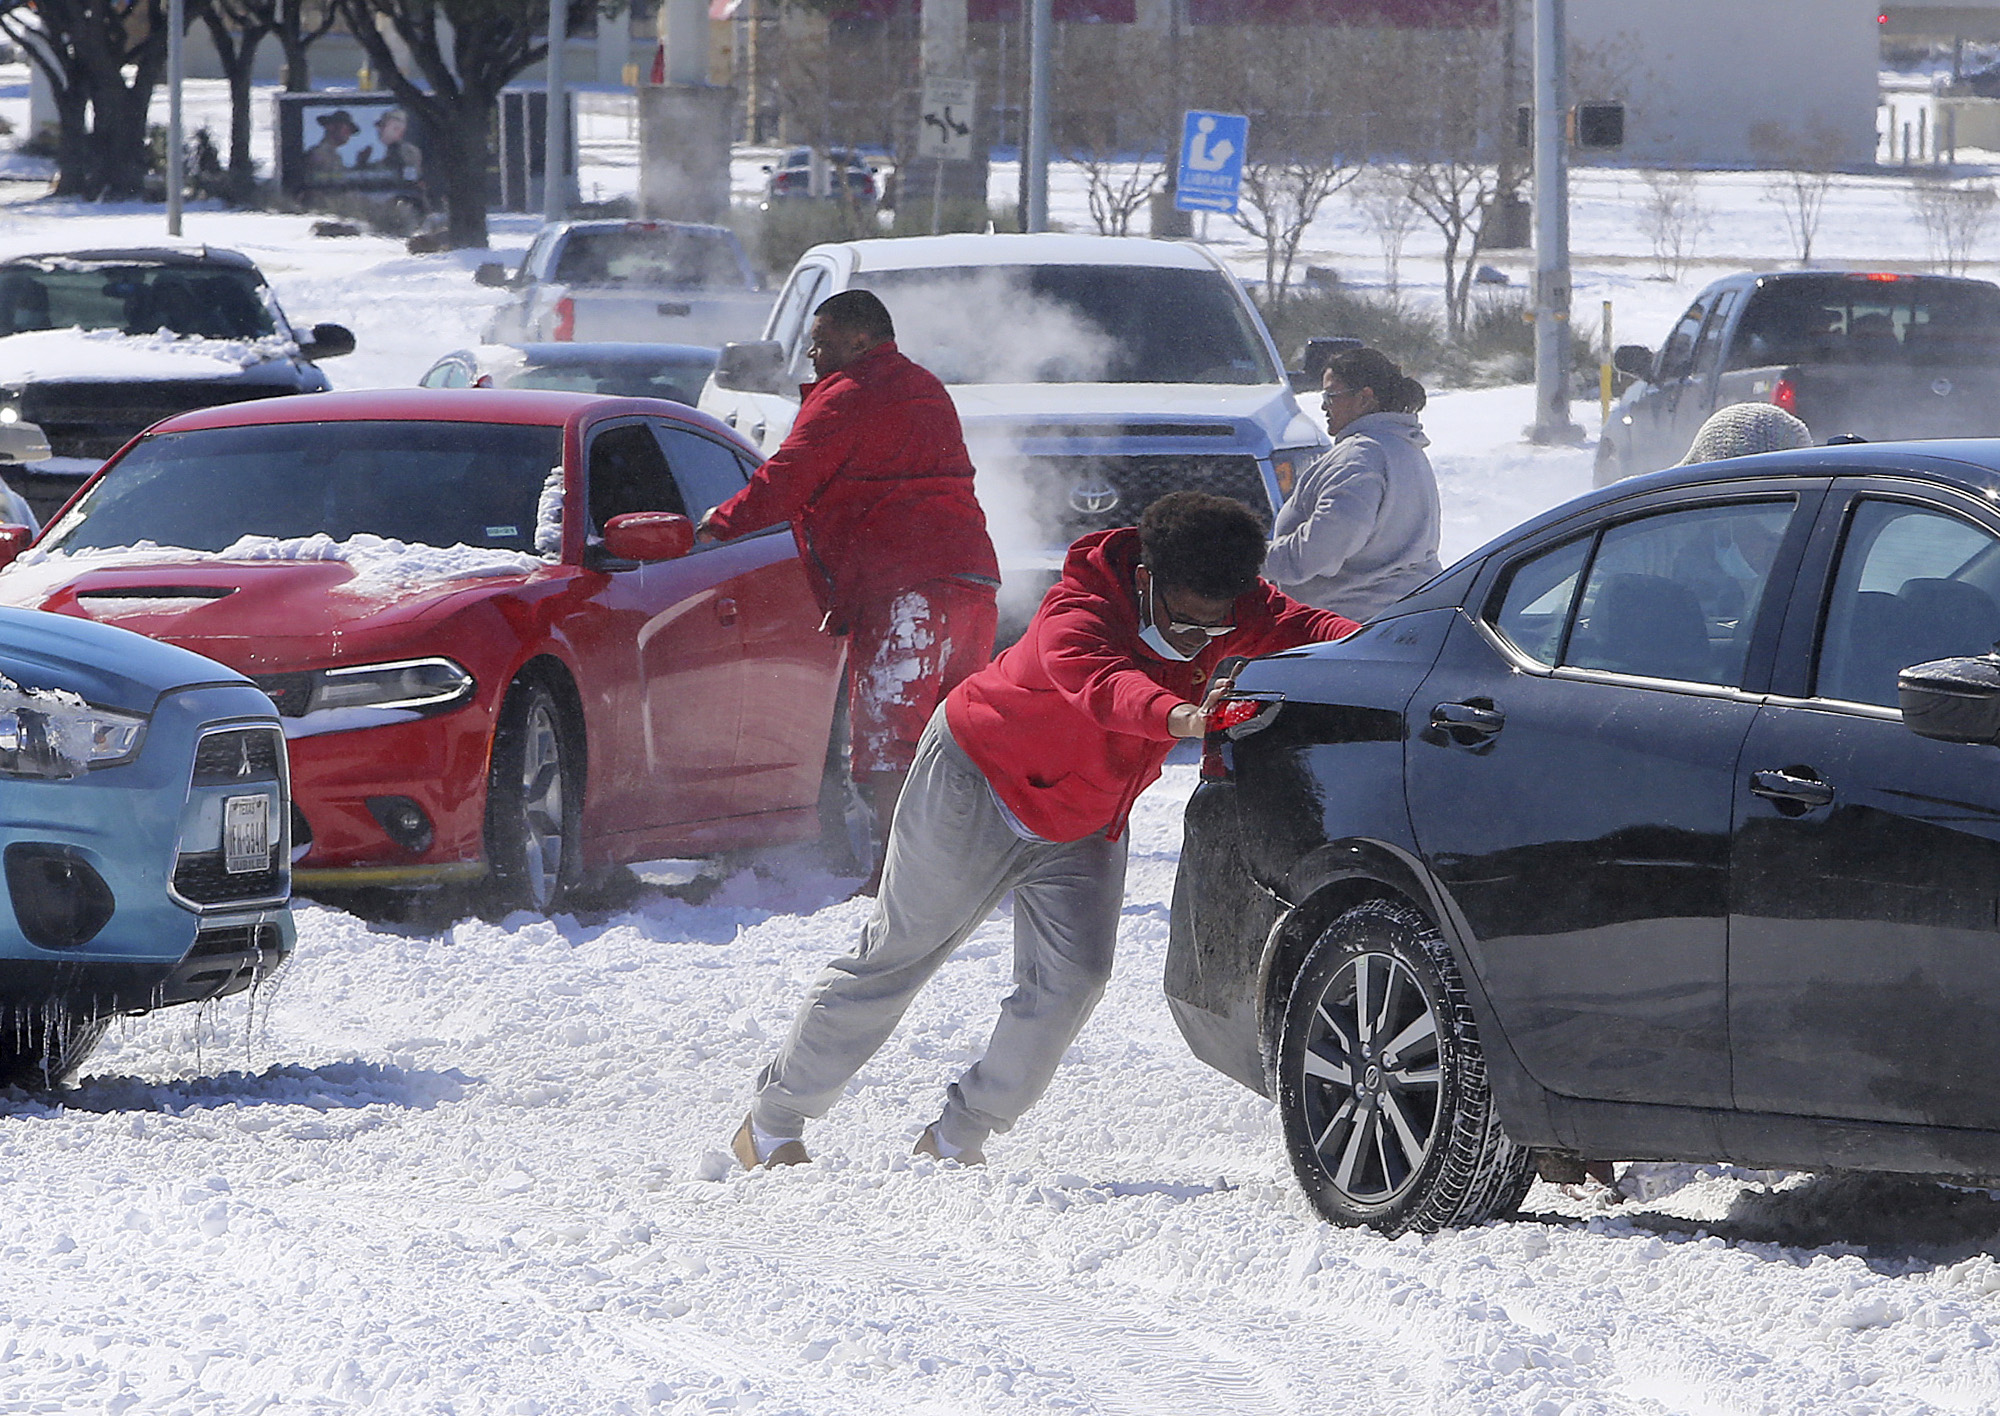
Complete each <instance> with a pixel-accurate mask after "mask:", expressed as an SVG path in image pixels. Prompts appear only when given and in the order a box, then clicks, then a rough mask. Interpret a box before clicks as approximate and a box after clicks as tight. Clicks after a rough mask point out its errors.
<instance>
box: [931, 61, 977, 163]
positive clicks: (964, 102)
mask: <svg viewBox="0 0 2000 1416" xmlns="http://www.w3.org/2000/svg"><path fill="white" fill-rule="evenodd" d="M976 96H977V88H976V86H975V85H974V83H973V81H972V80H971V79H935V78H927V79H925V80H924V98H923V111H922V114H921V116H919V117H918V119H917V156H918V157H925V158H935V159H938V160H939V161H943V162H966V161H969V160H970V159H971V157H972V122H973V116H974V114H976V113H977V112H978V110H977V109H976V108H975V107H974V106H973V104H974V101H975V99H976Z"/></svg>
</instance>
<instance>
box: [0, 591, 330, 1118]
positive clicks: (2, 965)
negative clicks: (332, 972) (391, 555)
mask: <svg viewBox="0 0 2000 1416" xmlns="http://www.w3.org/2000/svg"><path fill="white" fill-rule="evenodd" d="M88 608H89V607H88V606H87V605H79V610H80V611H81V612H84V613H87V612H88ZM290 810H291V799H290V792H289V790H288V785H287V769H286V756H285V738H284V733H283V730H282V729H281V728H280V727H279V723H278V715H277V713H276V712H275V711H274V710H273V708H272V705H271V701H270V699H268V698H266V697H265V696H264V694H263V693H262V692H260V691H259V690H258V689H257V688H256V687H255V686H253V685H252V684H251V683H250V681H249V680H247V679H245V678H243V677H242V676H241V675H239V674H237V673H235V672H234V671H233V670H230V669H227V668H224V667H223V666H222V665H220V664H218V663H216V662H215V661H214V660H212V659H205V658H203V657H201V656H200V655H198V654H191V653H189V652H187V651H186V650H183V649H176V648H173V647H172V646H170V645H166V644H160V643H157V642H155V641H153V640H150V639H147V638H144V637H143V636H141V635H138V634H133V633H131V632H129V631H127V630H122V629H116V628H113V627H111V626H109V625H103V624H97V623H93V622H91V621H90V620H87V619H80V618H72V617H70V616H67V615H57V614H47V613H43V612H41V611H34V610H0V878H4V884H5V892H6V897H7V907H6V908H5V909H0V1084H6V1085H11V1086H29V1087H38V1086H51V1085H54V1084H56V1083H59V1082H61V1081H63V1080H64V1079H65V1078H67V1077H68V1076H70V1075H71V1074H73V1073H74V1072H75V1071H76V1069H77V1067H78V1066H79V1065H80V1064H81V1063H82V1062H83V1060H84V1058H85V1056H86V1055H88V1053H89V1051H90V1049H91V1048H92V1047H93V1046H95V1045H96V1043H97V1040H98V1039H99V1038H100V1037H102V1036H103V1034H104V1030H105V1028H106V1026H108V1024H109V1021H110V1019H112V1018H113V1017H115V1016H118V1015H119V1014H132V1013H146V1012H151V1011H152V1010H154V1009H156V1008H163V1007H168V1006H170V1005H173V1004H176V1003H198V1002H205V1001H207V1000H209V999H213V998H220V997H224V996H226V995H228V994H232V993H238V992H241V991H242V990H244V989H246V988H249V987H251V986H252V985H253V984H256V983H258V982H260V981H261V980H263V979H265V978H267V977H269V976H270V974H271V973H272V972H273V971H274V970H275V969H276V968H277V967H278V966H279V965H280V964H281V963H283V962H284V960H285V959H286V958H287V957H289V955H290V954H291V951H292V945H293V942H294V939H295V937H296V936H295V932H294V929H293V924H292V917H291V910H290V907H289V899H290V895H291V854H290V844H289V841H290V821H289V815H290Z"/></svg>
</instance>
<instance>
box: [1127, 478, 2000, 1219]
mask: <svg viewBox="0 0 2000 1416" xmlns="http://www.w3.org/2000/svg"><path fill="white" fill-rule="evenodd" d="M1996 639H2000V441H1982V442H1926V443H1901V444H1897V443H1888V444H1879V445H1872V446H1870V445H1859V446H1843V447H1827V448H1815V449H1808V450H1801V451H1798V452H1787V453H1774V454H1768V455H1765V456H1761V457H1754V458H1740V459H1735V460H1732V461H1727V462H1717V463H1708V464H1703V465H1698V466H1692V467H1680V468H1673V469H1670V470H1668V471H1666V472H1661V473H1657V474H1654V475H1651V476H1646V477H1639V478H1634V479H1632V480H1629V481H1625V482H1621V483H1618V484H1617V485H1616V486H1614V487H1608V488H1605V489H1603V490H1602V491H1599V492H1596V493H1593V494H1591V495H1589V496H1586V497H1583V498H1580V499H1579V500H1577V501H1574V502H1571V503H1569V504H1567V505H1565V506H1562V507H1558V508H1556V509H1555V510H1553V511H1550V512H1548V513H1546V514H1544V515H1543V516H1541V517H1539V518H1537V519H1536V520H1534V521H1531V522H1529V523H1527V524H1526V525H1525V526H1523V527H1521V528H1519V529H1517V530H1515V531H1513V532H1510V533H1509V534H1508V535H1506V536H1505V537H1503V538H1502V539H1500V540H1498V541H1495V542H1493V543H1492V544H1491V545H1489V546H1487V547H1485V548H1484V549H1482V550H1480V551H1477V552H1475V553H1474V554H1473V555H1472V556H1470V557H1468V558H1467V559H1465V560H1464V561H1461V562H1460V563H1459V564H1458V565H1456V566H1454V567H1452V568H1451V569H1450V570H1448V571H1446V572H1445V573H1444V574H1443V575H1441V576H1440V577H1438V578H1437V579H1436V580H1433V581H1432V582H1431V583H1430V584H1429V585H1428V586H1426V587H1424V588H1422V589H1419V590H1417V591H1416V592H1414V593H1413V594H1412V595H1410V596H1409V597H1408V598H1407V599H1405V600H1403V601H1401V602H1400V603H1398V604H1397V605H1395V606H1393V607H1392V608H1391V609H1389V610H1388V611H1387V612H1385V613H1384V614H1383V615H1382V616H1381V617H1380V618H1378V619H1376V620H1374V621H1372V622H1371V623H1369V624H1368V625H1367V626H1365V627H1364V628H1363V629H1362V630H1360V631H1359V632H1358V633H1356V634H1355V635H1353V636H1352V637H1350V638H1349V639H1347V640H1345V641H1343V642H1341V643H1339V644H1330V645H1322V646H1315V647H1312V648H1308V649H1302V650H1297V651H1294V652H1291V653H1288V654H1284V655H1279V656H1275V657H1273V658H1270V659H1264V660H1259V661H1256V662H1254V663H1252V664H1251V665H1249V666H1248V667H1247V668H1246V669H1245V670H1244V671H1243V673H1242V675H1241V677H1240V678H1239V680H1238V684H1239V689H1240V692H1241V694H1242V699H1241V701H1240V702H1238V703H1235V704H1230V705H1225V708H1224V713H1225V717H1224V718H1223V719H1222V722H1223V723H1226V724H1228V726H1226V727H1221V728H1220V729H1219V731H1218V732H1217V733H1215V734H1214V735H1212V736H1211V738H1210V740H1209V743H1208V753H1207V756H1206V758H1205V761H1204V777H1205V778H1207V780H1205V781H1204V782H1203V784H1202V785H1201V786H1200V787H1199V788H1198V789H1197V790H1196V792H1195V795H1194V797H1193V798H1192V800H1191V801H1190V803H1189V806H1188V812H1187V835H1186V844H1185V846H1184V849H1183V853H1182V857H1181V866H1180V878H1179V881H1178V884H1177V888H1176V892H1175V897H1174V908H1173V928H1172V943H1171V946H1170V949H1169V954H1168V962H1167V974H1166V991H1167V994H1168V997H1169V999H1170V1001H1171V1006H1172V1010H1173V1013H1174V1016H1175V1018H1176V1020H1177V1021H1178V1023H1179V1025H1180V1027H1181V1031H1182V1032H1183V1034H1185V1036H1186V1037H1187V1039H1188V1041H1189V1042H1190V1044H1191V1045H1192V1046H1193V1048H1194V1050H1195V1052H1196V1053H1197V1054H1199V1055H1200V1056H1201V1057H1202V1058H1203V1059H1204V1060H1206V1061H1207V1062H1209V1063H1210V1064H1212V1065H1213V1066H1215V1067H1217V1068H1218V1069H1220V1070H1221V1071H1223V1072H1225V1073H1227V1074H1228V1075H1230V1076H1232V1077H1234V1078H1236V1079H1237V1080H1238V1081H1240V1082H1242V1083H1244V1084H1245V1085H1247V1086H1250V1087H1253V1088H1255V1089H1257V1090H1258V1091H1261V1092H1264V1093H1265V1094H1267V1095H1270V1096H1272V1097H1274V1098H1275V1099H1276V1100H1277V1102H1278V1105H1279V1109H1280V1112H1281V1116H1282V1121H1283V1126H1284V1132H1285V1138H1286V1143H1287V1145H1288V1147H1289V1149H1290V1152H1291V1158H1292V1162H1293V1166H1294V1169H1295V1171H1296V1172H1297V1174H1298V1176H1299V1179H1300V1181H1301V1183H1302V1184H1303V1185H1304V1187H1305V1189H1306V1190H1307V1192H1308V1193H1309V1195H1310V1196H1311V1197H1312V1199H1313V1201H1314V1203H1315V1204H1316V1205H1317V1206H1318V1208H1319V1210H1320V1212H1321V1213H1322V1214H1324V1215H1325V1216H1326V1217H1328V1218H1329V1219H1332V1220H1334V1221H1336V1222H1340V1223H1349V1224H1367V1225H1372V1226H1374V1227H1376V1228H1378V1229H1382V1230H1385V1231H1387V1232H1390V1233H1395V1232H1399V1231H1402V1230H1406V1229H1415V1230H1430V1229H1437V1228H1441V1227H1444V1226H1448V1225H1459V1224H1468V1223H1477V1222H1479V1221H1481V1220H1484V1219H1488V1218H1492V1217H1495V1216H1498V1215H1503V1214H1505V1213H1507V1212H1509V1211H1510V1210H1512V1209H1513V1208H1514V1207H1515V1206H1516V1205H1517V1204H1518V1203H1519V1201H1520V1199H1521V1197H1522V1196H1523V1194H1525V1192H1526V1190H1527V1188H1528V1185H1529V1182H1530V1167H1529V1153H1528V1149H1527V1148H1529V1147H1535V1148H1548V1149H1552V1150H1560V1151H1567V1152H1571V1153H1573V1154H1575V1155H1577V1156H1580V1157H1582V1158H1585V1159H1600V1160H1621V1159H1622V1160H1685V1161H1730V1162H1735V1163H1738V1164H1743V1165H1750V1166H1758V1167H1766V1166H1775V1167H1790V1168H1799V1169H1825V1168H1833V1167H1838V1168H1844V1169H1851V1170H1885V1171H1901V1172H1905V1173H1911V1174H1927V1175H1939V1176H1957V1177H1966V1176H1971V1177H1992V1176H2000V1088H1996V1087H1995V1086H1994V1085H1993V1078H1994V1076H1995V1075H1996V1074H2000V1026H1996V1025H1995V1021H1994V1020H1995V1018H1996V1017H2000V746H1996V740H2000V656H1996V655H1994V654H1993V653H1991V652H1989V651H1990V650H1991V648H1992V646H1993V644H1994V641H1995V640H1996Z"/></svg>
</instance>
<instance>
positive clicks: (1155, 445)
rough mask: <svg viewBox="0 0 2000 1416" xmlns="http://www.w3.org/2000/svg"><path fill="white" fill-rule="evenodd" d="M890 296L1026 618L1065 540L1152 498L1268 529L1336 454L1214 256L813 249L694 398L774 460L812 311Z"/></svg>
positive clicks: (1137, 247) (936, 242)
mask: <svg viewBox="0 0 2000 1416" xmlns="http://www.w3.org/2000/svg"><path fill="white" fill-rule="evenodd" d="M857 288H858V289H867V290H872V291H874V292H875V293H876V294H877V295H879V296H881V297H882V300H883V302H884V303H885V304H886V305H887V306H888V307H889V313H890V315H891V316H892V317H893V318H894V320H895V322H896V336H897V339H896V342H897V345H898V347H899V348H901V349H902V351H903V352H904V353H906V354H908V355H909V356H910V357H911V358H912V359H914V360H916V361H917V362H918V363H920V364H922V365H923V366H924V367H926V368H928V369H929V370H931V372H933V373H935V374H936V375H937V376H938V377H939V378H940V379H942V380H944V383H945V385H946V387H947V388H948V389H950V391H951V395H952V399H953V401H954V402H955V403H956V404H957V405H958V412H959V417H960V418H961V419H962V420H963V422H964V425H965V434H966V443H967V445H968V447H969V448H970V450H971V453H972V460H973V463H974V465H975V466H976V467H977V468H978V469H979V482H978V488H979V499H980V502H981V504H982V505H983V506H984V507H985V509H986V517H987V522H988V524H989V525H990V526H991V528H992V531H993V539H994V542H995V545H996V546H997V548H998V549H999V552H1000V560H1001V568H1002V573H1003V576H1004V579H1005V588H1004V589H1003V590H1002V617H1003V621H1007V622H1012V623H1014V624H1018V623H1019V622H1020V621H1021V620H1023V619H1025V617H1026V615H1027V614H1029V613H1031V612H1032V611H1033V609H1034V606H1035V604H1036V603H1037V602H1038V600H1039V599H1040V596H1041V593H1042V591H1043V590H1044V589H1045V588H1046V587H1047V586H1048V585H1049V584H1050V583H1052V581H1053V579H1054V575H1055V572H1056V571H1057V570H1058V569H1059V568H1060V566H1061V564H1062V556H1063V552H1064V549H1065V548H1066V547H1067V546H1068V545H1069V543H1070V541H1072V540H1073V539H1075V538H1076V537H1077V536H1080V535H1082V534H1083V533H1085V532H1087V531H1094V530H1098V529H1101V528H1103V527H1107V526H1129V525H1131V524H1132V523H1133V522H1135V521H1137V520H1138V518H1139V515H1140V513H1141V512H1143V511H1144V510H1145V509H1146V507H1147V506H1148V505H1150V504H1151V503H1152V501H1153V500H1154V498H1156V497H1159V496H1161V495H1162V494H1164V493H1166V492H1172V491H1181V490H1186V489H1194V490H1199V491H1206V492H1215V493H1218V494H1221V495H1225V496H1233V497H1236V498H1238V499H1239V500H1241V501H1243V502H1245V503H1247V504H1248V505H1249V506H1250V507H1251V508H1252V509H1254V510H1255V511H1256V512H1257V513H1258V515H1259V516H1261V517H1263V518H1264V519H1265V520H1266V522H1268V521H1269V520H1270V518H1271V516H1272V514H1273V512H1274V511H1275V509H1276V507H1277V506H1278V504H1279V503H1281V502H1282V501H1283V500H1284V498H1285V496H1286V495H1287V494H1288V493H1289V492H1290V491H1291V487H1292V482H1293V479H1294V478H1295V477H1296V476H1297V475H1298V474H1299V473H1300V472H1302V471H1304V470H1305V467H1306V465H1307V464H1308V463H1310V462H1311V461H1312V460H1313V459H1314V458H1315V457H1317V456H1318V455H1319V454H1320V453H1321V452H1323V451H1324V450H1325V449H1326V447H1327V446H1328V441H1327V436H1326V433H1325V431H1324V430H1323V429H1322V428H1321V427H1320V426H1319V425H1318V424H1317V423H1315V422H1314V421H1313V420H1312V419H1311V418H1310V417H1308V416H1307V415H1306V414H1305V413H1304V412H1303V411H1302V410H1301V409H1300V407H1299V404H1298V401H1297V399H1295V398H1294V397H1293V395H1292V390H1291V385H1290V383H1289V382H1288V380H1287V378H1286V374H1285V370H1284V366H1283V364H1282V363H1281V362H1280V360H1279V358H1278V353H1277V350H1276V349H1275V347H1273V345H1272V343H1271V336H1270V334H1269V333H1268V332H1267V331H1266V330H1265V328H1264V323H1263V321H1262V320H1261V319H1260V318H1259V317H1258V315H1257V310H1256V307H1255V306H1254V305H1252V304H1251V303H1250V300H1249V298H1248V297H1247V296H1246V295H1245V294H1244V293H1243V288H1242V286H1241V285H1239V284H1238V283H1237V281H1236V278H1235V277H1234V276H1232V275H1231V274H1230V273H1229V271H1228V270H1227V269H1226V268H1225V267H1224V266H1223V264H1222V262H1221V261H1220V260H1218V259H1217V258H1216V257H1215V256H1214V255H1213V254H1212V253H1211V252H1210V251H1208V250H1207V248H1205V247H1202V246H1198V245H1194V244H1192V243H1188V242H1180V241H1152V240H1143V239H1139V238H1133V237H1110V236H1071V235H1063V234H1044V235H1032V236H1012V235H984V236H981V235H955V236H917V237H909V238H906V239H901V240H872V241H845V242H838V243H833V244H829V245H823V246H815V247H813V248H812V249H811V250H809V251H807V252H806V253H805V255H804V256H802V257H800V259H799V263H798V265H797V266H796V267H795V268H794V269H793V271H792V273H791V276H790V278H789V279H787V280H786V282H785V285H784V288H783V289H782V290H781V291H780V292H779V295H778V302H777V304H776V305H775V306H774V307H773V308H772V311H771V317H770V320H769V322H768V323H767V324H766V325H765V327H764V338H763V339H762V340H760V341H756V342H752V343H741V344H731V345H725V346H724V348H723V351H722V359H721V362H720V363H719V364H718V365H717V366H716V371H715V373H714V374H713V375H712V376H711V377H710V378H709V381H708V383H707V385H706V387H704V388H703V390H702V394H701V400H700V406H701V408H702V409H703V410H704V411H705V412H709V413H713V414H715V415H716V416H717V417H719V418H721V419H722V420H723V421H724V422H726V423H729V424H730V425H732V426H733V427H735V428H737V429H738V430H739V431H741V432H743V433H744V434H746V435H747V436H749V437H750V438H751V439H752V440H754V441H755V442H757V443H758V444H759V445H760V446H762V447H763V448H764V449H765V450H766V451H767V452H768V451H771V450H774V449H775V448H776V447H777V446H778V444H779V443H781V442H783V441H784V438H785V434H786V433H787V432H789V431H790V429H791V426H792V420H793V418H794V416H795V415H796V414H797V412H798V406H799V389H798V386H799V384H801V383H803V382H805V381H807V380H809V379H811V378H812V376H813V371H812V364H811V361H810V360H809V359H808V358H807V357H806V348H807V345H808V344H809V343H810V342H811V341H810V338H809V331H810V328H811V324H812V312H813V310H814V309H815V308H816V307H817V306H818V305H819V304H820V302H821V301H823V300H824V299H826V297H827V296H829V295H832V294H835V293H836V292H838V291H841V290H851V289H857Z"/></svg>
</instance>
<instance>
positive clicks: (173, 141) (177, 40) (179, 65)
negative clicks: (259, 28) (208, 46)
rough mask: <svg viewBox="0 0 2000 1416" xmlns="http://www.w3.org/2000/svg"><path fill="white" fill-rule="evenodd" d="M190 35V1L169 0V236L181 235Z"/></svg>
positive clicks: (185, 180) (184, 180) (184, 184)
mask: <svg viewBox="0 0 2000 1416" xmlns="http://www.w3.org/2000/svg"><path fill="white" fill-rule="evenodd" d="M186 32H187V0H167V234H168V235H169V236H178V235H180V234H181V189H182V188H183V187H185V186H186V185H187V170H186V169H187V154H186V151H185V146H184V144H183V142H182V140H181V80H182V79H183V78H185V77H186V76H187V60H186V58H185V56H184V55H183V54H182V52H181V38H182V36H183V35H184V34H185V33H186Z"/></svg>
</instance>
